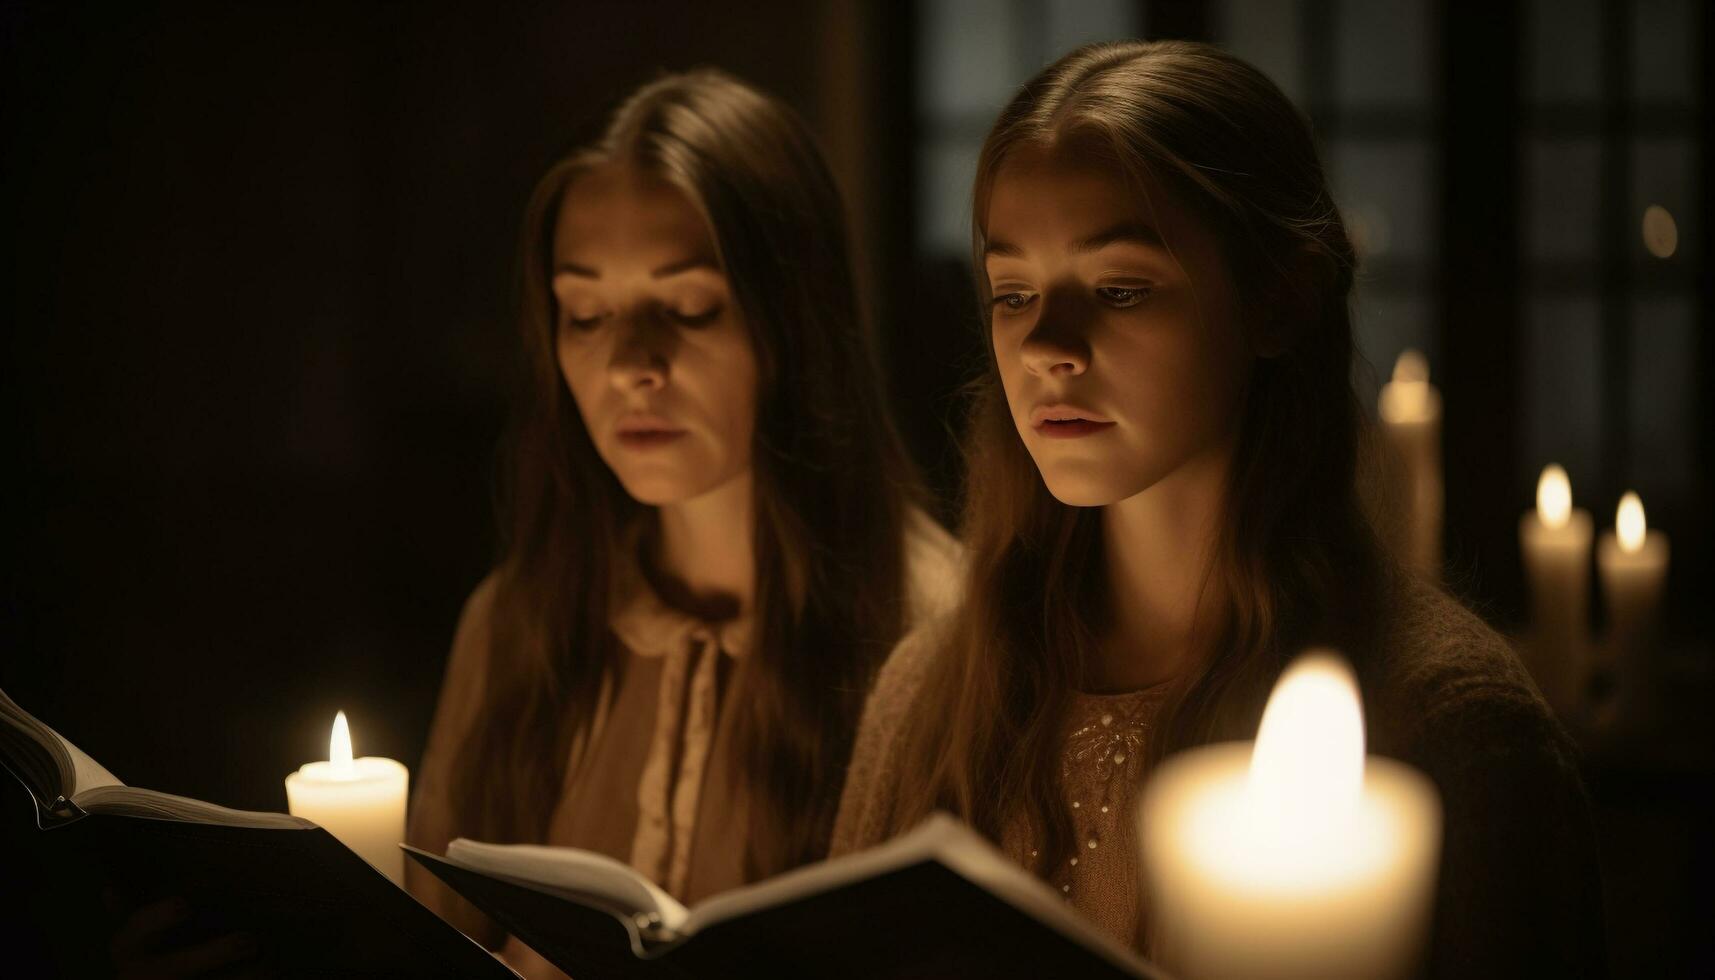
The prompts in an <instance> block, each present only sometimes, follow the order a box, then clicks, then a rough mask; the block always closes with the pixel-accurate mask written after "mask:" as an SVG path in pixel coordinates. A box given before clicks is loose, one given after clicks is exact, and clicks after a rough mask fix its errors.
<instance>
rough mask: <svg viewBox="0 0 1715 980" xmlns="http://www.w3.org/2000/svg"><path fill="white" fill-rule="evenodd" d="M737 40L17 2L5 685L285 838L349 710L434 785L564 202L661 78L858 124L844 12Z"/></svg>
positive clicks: (751, 16)
mask: <svg viewBox="0 0 1715 980" xmlns="http://www.w3.org/2000/svg"><path fill="white" fill-rule="evenodd" d="M723 9H724V8H723V7H722V5H712V4H699V3H695V2H663V3H652V4H648V5H632V4H620V3H589V2H583V3H578V4H560V5H555V6H552V7H550V6H547V5H542V6H539V7H529V8H512V7H510V6H506V7H505V10H506V12H504V13H495V14H488V13H478V12H475V11H474V10H465V11H462V12H460V11H452V10H444V11H437V12H435V13H434V14H433V16H430V15H429V14H427V13H425V12H423V8H420V7H417V6H407V5H398V6H390V7H378V6H372V5H342V6H338V7H331V6H330V7H327V8H317V9H314V10H308V11H306V10H304V9H302V8H299V7H295V6H288V5H280V6H278V7H254V6H249V5H243V9H226V8H215V7H211V8H209V9H206V10H199V11H195V12H192V13H167V12H159V11H154V12H149V11H145V12H138V11H131V12H125V11H123V10H122V9H121V10H120V11H119V12H117V13H115V12H113V11H110V10H108V9H106V8H103V9H102V10H101V11H100V12H99V13H97V12H95V11H93V10H86V11H82V12H76V11H66V10H61V9H59V8H58V7H57V6H47V5H40V6H35V7H25V8H19V7H16V6H12V5H8V6H7V7H6V8H5V10H4V13H0V64H3V65H4V66H5V67H4V68H3V69H0V70H3V71H4V73H5V81H4V83H3V84H4V89H3V91H4V96H3V98H4V123H3V128H4V133H5V138H4V156H3V158H0V167H3V176H0V185H3V190H0V194H3V200H4V202H5V203H4V211H3V212H0V226H3V228H4V234H5V236H6V239H7V245H8V246H9V248H8V252H9V253H10V255H11V256H12V260H11V262H10V263H9V268H8V273H7V276H8V279H9V280H10V281H9V282H8V283H7V284H6V289H5V305H4V307H0V309H4V314H3V315H4V317H5V321H6V331H7V344H8V347H7V356H6V358H5V368H4V371H5V381H4V392H5V398H6V400H7V408H6V420H7V423H8V425H9V426H10V432H9V434H8V438H7V442H6V445H7V447H8V450H9V452H8V455H9V456H10V457H11V460H10V461H11V465H10V466H9V467H7V469H8V470H9V471H10V473H11V476H10V477H9V479H8V481H7V482H8V486H7V492H6V497H7V506H6V508H5V517H6V531H5V537H6V540H7V543H8V545H9V551H10V554H11V558H10V559H9V561H8V562H7V569H6V585H5V591H4V602H5V606H4V614H3V615H4V623H5V635H4V639H3V643H4V646H3V647H0V687H3V688H4V689H5V690H6V691H7V692H8V693H10V694H11V695H12V696H13V697H14V698H15V699H16V700H18V701H19V702H20V703H22V704H24V705H25V706H26V707H27V708H29V709H30V710H32V711H33V712H35V713H37V714H38V715H39V716H41V717H42V718H44V719H45V720H47V721H49V722H50V723H51V724H53V725H54V726H55V727H57V728H58V729H59V730H60V731H61V732H63V733H64V734H66V735H67V736H68V737H69V738H71V739H72V740H74V741H76V742H78V743H79V744H80V745H81V746H82V747H83V748H84V749H86V750H87V751H89V752H90V753H91V754H92V755H94V756H96V757H97V758H98V759H100V760H102V761H103V762H105V763H107V764H108V765H109V766H110V767H111V768H112V769H113V770H114V772H115V773H116V774H117V775H119V776H120V778H122V779H124V780H126V781H128V782H131V783H134V784H138V785H144V786H150V787H153V788H159V789H163V790H167V791H171V792H177V793H183V794H187V795H191V796H196V797H200V798H204V799H209V800H212V801H216V802H220V803H223V804H227V805H231V806H238V807H245V808H260V809H283V808H284V805H285V800H284V796H283V790H282V787H281V780H282V779H283V777H284V776H285V775H286V773H287V772H289V771H291V770H292V769H295V768H296V767H297V766H298V765H299V764H301V763H303V762H305V761H308V760H311V759H315V758H322V757H325V753H326V750H327V736H328V726H329V723H330V721H331V719H332V717H333V713H334V711H335V710H336V709H338V708H343V709H344V710H345V711H346V712H347V713H348V715H349V716H350V718H351V721H352V726H353V732H354V737H355V739H356V741H357V750H358V751H359V752H360V753H362V754H373V755H386V756H392V757H394V758H398V759H400V760H403V761H405V762H406V763H407V764H408V765H411V766H415V765H416V763H417V759H418V756H419V753H420V750H421V744H422V737H423V735H424V732H425V730H426V728H427V724H428V720H429V713H430V711H431V709H432V706H433V699H434V694H435V691H436V688H437V687H438V684H439V681H440V670H441V665H442V663H443V662H444V658H445V655H446V650H447V644H448V641H449V638H450V636H451V633H452V628H453V624H454V622H455V620H456V617H457V614H458V611H459V607H460V604H461V602H462V600H463V597H464V595H465V594H466V592H467V591H468V590H469V588H470V587H471V586H472V585H473V584H474V583H475V582H476V580H477V579H478V578H479V577H480V576H481V575H482V574H483V572H484V571H485V569H486V568H487V566H488V563H489V560H490V557H491V552H492V540H493V535H492V532H491V529H490V521H491V518H490V500H489V487H490V482H491V474H492V459H493V452H494V444H495V440H496V436H497V435H498V433H499V430H500V426H501V424H502V421H503V416H504V411H505V394H506V392H505V388H506V384H507V378H508V377H509V372H510V370H511V368H512V357H513V351H514V346H515V344H514V339H513V324H512V321H511V318H510V316H509V310H510V309H511V306H512V300H511V283H512V279H511V276H512V269H513V261H514V252H515V239H516V234H517V227H518V220H519V215H520V213H521V211H522V208H523V204H524V200H525V198H526V196H527V194H528V191H529V189H530V186H531V184H532V183H533V181H534V179H535V178H536V176H537V175H538V174H539V173H540V172H541V171H542V169H543V168H544V167H545V166H546V165H547V164H548V162H549V161H550V160H551V159H552V158H553V157H554V156H555V155H556V154H557V153H558V151H560V150H561V149H563V148H564V147H565V146H566V145H568V144H569V143H570V142H571V141H572V140H573V139H574V138H575V137H577V136H579V135H580V134H583V133H587V131H588V130H589V128H590V127H591V126H592V125H594V124H596V123H598V122H599V120H600V116H601V114H602V113H603V111H604V110H605V108H606V107H608V106H609V105H610V103H611V102H612V101H613V100H614V99H615V98H616V97H618V96H619V95H621V94H623V93H624V92H625V91H627V90H628V89H630V88H632V87H634V86H635V85H636V84H638V83H639V82H642V81H644V80H647V79H648V78H650V77H651V76H653V75H654V74H655V73H657V72H658V71H659V70H661V69H663V68H681V67H689V66H691V65H694V64H702V63H715V64H719V65H721V66H722V67H725V68H727V69H729V70H731V71H733V72H735V73H737V74H739V75H741V76H742V77H745V78H748V79H750V80H752V81H754V82H756V83H758V84H759V85H761V86H763V87H765V88H767V89H770V90H772V91H774V92H778V93H781V94H783V95H784V96H785V97H786V98H787V99H788V100H789V101H792V102H793V103H795V104H796V105H797V106H798V107H799V108H800V109H801V110H802V111H804V112H805V113H806V115H807V116H808V117H809V118H810V119H811V121H812V123H813V124H814V125H817V126H820V125H821V123H822V122H823V120H822V119H820V118H819V114H822V113H823V111H824V110H823V105H822V102H821V101H819V99H820V95H819V93H820V92H821V91H822V81H821V78H820V75H819V67H818V65H819V57H818V53H817V43H818V42H817V38H818V36H819V35H818V32H819V31H820V30H821V21H820V20H818V17H820V16H821V14H819V13H818V12H816V11H814V10H812V9H811V8H810V6H809V5H801V4H797V3H791V2H768V3H763V4H748V5H746V9H745V16H744V17H742V18H739V17H734V16H732V15H731V14H730V12H723ZM757 25H767V30H768V36H767V38H759V37H758V36H757V35H756V30H757ZM783 39H789V40H783ZM11 795H12V794H8V797H10V796H11Z"/></svg>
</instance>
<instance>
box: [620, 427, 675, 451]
mask: <svg viewBox="0 0 1715 980" xmlns="http://www.w3.org/2000/svg"><path fill="white" fill-rule="evenodd" d="M684 434H685V430H683V429H632V430H629V431H625V432H621V433H619V444H620V445H622V446H624V447H625V448H627V449H654V448H656V447H657V446H665V445H667V444H668V443H670V442H673V441H674V440H676V439H679V438H680V437H682V436H683V435H684Z"/></svg>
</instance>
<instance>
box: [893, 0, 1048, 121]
mask: <svg viewBox="0 0 1715 980" xmlns="http://www.w3.org/2000/svg"><path fill="white" fill-rule="evenodd" d="M919 11H920V13H919V16H920V17H921V20H920V21H919V23H920V24H921V26H922V34H921V41H920V44H919V48H918V59H917V69H918V76H919V77H920V78H921V79H922V80H923V81H922V89H921V92H922V94H921V96H920V97H919V98H920V99H921V102H920V105H921V107H922V109H923V110H924V115H926V116H927V117H928V118H930V119H937V118H946V117H959V116H970V115H975V116H984V117H987V118H988V119H990V120H992V119H993V118H994V116H995V115H996V114H997V113H999V112H1000V108H1001V106H1002V105H1004V104H1005V102H1006V99H1007V97H1008V96H1010V95H1011V94H1012V90H1013V89H1014V88H1015V87H1016V86H1017V84H1018V83H1019V82H1021V81H1023V79H1022V78H1021V77H1019V76H1018V66H1017V61H1018V51H1019V48H1020V47H1021V46H1022V42H1023V38H1022V37H1021V36H1020V35H1021V33H1022V32H1021V31H1019V29H1018V26H1019V25H1018V24H1017V22H1016V20H1015V19H1014V17H1013V16H1012V10H1011V8H1010V7H1008V6H999V5H995V4H992V3H988V2H986V0H926V2H924V3H923V4H922V6H921V7H920V8H919Z"/></svg>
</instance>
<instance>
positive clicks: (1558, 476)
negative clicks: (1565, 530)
mask: <svg viewBox="0 0 1715 980" xmlns="http://www.w3.org/2000/svg"><path fill="white" fill-rule="evenodd" d="M1536 516H1537V517H1539V518H1541V519H1542V523H1543V525H1544V526H1546V527H1565V526H1566V522H1567V521H1569V520H1570V519H1571V518H1572V481H1571V479H1569V478H1568V477H1567V476H1566V470H1564V469H1562V468H1561V466H1560V464H1559V463H1550V464H1548V465H1547V466H1545V467H1543V469H1542V477H1541V478H1540V479H1538V480H1537V481H1536Z"/></svg>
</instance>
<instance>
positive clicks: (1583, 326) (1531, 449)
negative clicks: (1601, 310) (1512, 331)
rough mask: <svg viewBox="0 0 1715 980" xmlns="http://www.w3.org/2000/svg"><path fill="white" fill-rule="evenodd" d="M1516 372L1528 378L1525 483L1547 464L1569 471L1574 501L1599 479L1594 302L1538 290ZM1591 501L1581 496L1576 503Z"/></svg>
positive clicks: (1532, 481)
mask: <svg viewBox="0 0 1715 980" xmlns="http://www.w3.org/2000/svg"><path fill="white" fill-rule="evenodd" d="M1526 320H1527V322H1526V324H1525V337H1524V341H1525V342H1524V345H1523V350H1522V351H1521V352H1520V353H1521V355H1522V361H1521V372H1522V373H1523V375H1524V378H1525V401H1524V408H1525V420H1524V433H1523V435H1524V446H1525V453H1524V456H1523V458H1521V459H1520V460H1519V464H1520V467H1521V469H1520V472H1519V474H1518V476H1519V478H1520V479H1521V480H1522V481H1525V482H1527V483H1528V485H1530V486H1535V485H1536V477H1537V474H1538V473H1540V472H1541V470H1542V468H1543V466H1545V465H1547V464H1548V463H1559V464H1560V465H1562V466H1564V467H1566V472H1567V473H1568V474H1569V475H1570V476H1571V477H1572V489H1573V494H1574V496H1575V497H1576V495H1577V493H1578V487H1579V485H1580V484H1582V485H1583V486H1584V487H1585V488H1586V490H1585V492H1586V493H1588V491H1589V488H1591V487H1593V486H1594V485H1595V481H1596V480H1597V479H1598V477H1599V476H1600V474H1601V470H1600V466H1599V463H1600V451H1601V450H1600V440H1601V438H1602V431H1601V424H1600V419H1599V417H1598V413H1599V411H1600V406H1601V400H1600V399H1601V391H1602V389H1601V384H1602V377H1601V372H1600V371H1599V370H1598V368H1599V366H1600V364H1601V350H1602V346H1601V345H1602V336H1601V329H1600V319H1599V316H1598V313H1597V307H1596V298H1595V296H1594V295H1593V294H1590V293H1587V292H1584V293H1576V294H1570V295H1568V294H1565V293H1558V292H1556V293H1550V292H1543V291H1536V292H1534V293H1533V295H1532V296H1531V299H1530V311H1529V314H1528V316H1527V318H1526ZM1588 502H1589V501H1588V500H1584V499H1580V500H1579V501H1578V503H1579V505H1580V506H1583V505H1584V504H1587V503H1588Z"/></svg>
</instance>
